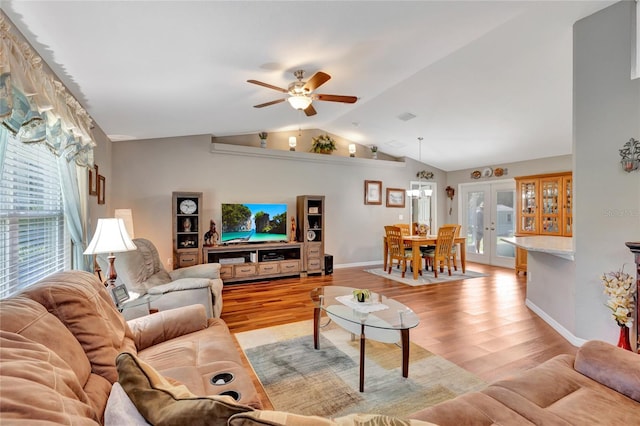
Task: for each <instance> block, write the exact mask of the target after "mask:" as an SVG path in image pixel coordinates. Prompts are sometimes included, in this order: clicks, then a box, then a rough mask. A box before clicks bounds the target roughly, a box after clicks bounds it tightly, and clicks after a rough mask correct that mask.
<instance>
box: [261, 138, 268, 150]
mask: <svg viewBox="0 0 640 426" xmlns="http://www.w3.org/2000/svg"><path fill="white" fill-rule="evenodd" d="M266 147H267V140H266V139H260V148H266Z"/></svg>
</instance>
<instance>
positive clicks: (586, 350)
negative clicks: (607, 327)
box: [574, 340, 640, 402]
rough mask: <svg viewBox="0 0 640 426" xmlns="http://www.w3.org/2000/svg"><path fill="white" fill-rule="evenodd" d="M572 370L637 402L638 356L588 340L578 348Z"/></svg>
mask: <svg viewBox="0 0 640 426" xmlns="http://www.w3.org/2000/svg"><path fill="white" fill-rule="evenodd" d="M574 368H575V369H576V371H577V372H579V373H580V374H583V375H585V376H587V377H589V378H591V379H593V380H595V381H597V382H599V383H602V384H603V385H605V386H607V387H609V388H611V389H613V390H615V391H617V392H620V393H621V394H623V395H626V396H628V397H629V398H631V399H634V400H636V401H638V402H640V355H638V354H636V353H633V352H631V351H627V350H625V349H621V348H618V347H617V346H613V345H611V344H609V343H606V342H601V341H598V340H591V341H589V342H587V343H585V344H584V345H582V346H581V347H580V349H578V353H577V354H576V360H575V364H574Z"/></svg>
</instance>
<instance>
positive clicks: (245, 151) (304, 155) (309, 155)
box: [210, 142, 406, 168]
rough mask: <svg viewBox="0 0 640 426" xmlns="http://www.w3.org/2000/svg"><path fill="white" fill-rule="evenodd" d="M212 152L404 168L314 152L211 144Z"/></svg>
mask: <svg viewBox="0 0 640 426" xmlns="http://www.w3.org/2000/svg"><path fill="white" fill-rule="evenodd" d="M210 152H211V153H213V154H223V155H242V156H249V157H267V158H278V159H281V160H291V161H308V162H312V163H326V164H338V165H343V166H353V165H358V166H365V167H377V168H380V167H391V168H404V167H406V163H405V162H404V161H389V160H374V159H369V158H357V157H355V158H354V157H343V156H338V155H327V154H316V153H313V152H299V151H284V150H279V149H269V148H255V147H252V146H244V145H231V144H226V143H215V142H212V143H211V147H210Z"/></svg>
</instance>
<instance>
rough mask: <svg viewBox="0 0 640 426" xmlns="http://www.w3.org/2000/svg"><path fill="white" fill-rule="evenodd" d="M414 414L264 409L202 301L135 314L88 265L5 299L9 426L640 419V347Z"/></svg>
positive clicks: (1, 381) (0, 319) (597, 355)
mask: <svg viewBox="0 0 640 426" xmlns="http://www.w3.org/2000/svg"><path fill="white" fill-rule="evenodd" d="M219 395H230V396H219ZM143 416H144V417H143ZM409 418H410V419H408V420H406V421H402V420H400V419H392V418H389V417H385V416H380V415H378V416H375V415H374V416H370V415H365V416H357V415H352V416H346V417H343V418H340V419H323V418H318V417H305V416H297V415H295V413H282V412H276V411H269V410H261V403H260V399H259V396H258V394H257V392H256V389H255V387H254V385H253V381H252V375H251V374H249V371H248V370H246V369H245V368H244V367H243V365H242V360H241V358H240V354H239V352H238V349H237V347H236V344H235V342H234V339H233V337H232V336H231V335H230V333H229V330H228V328H227V327H226V325H225V323H224V322H223V321H222V320H220V319H215V318H207V315H206V313H205V309H204V307H203V306H202V305H192V306H186V307H183V308H179V309H173V310H167V311H161V312H159V313H157V314H153V315H149V316H145V317H141V318H137V319H134V320H131V321H129V322H126V321H125V320H124V319H123V317H122V316H121V315H120V313H119V312H118V310H117V309H116V308H115V306H114V304H113V302H112V300H111V298H110V296H109V294H108V292H107V291H106V290H105V288H104V286H103V285H102V284H101V283H100V282H99V281H98V280H97V279H96V278H95V277H94V276H93V275H91V274H89V273H85V272H80V271H71V272H63V273H59V274H55V275H53V276H51V277H49V278H47V279H45V280H43V281H41V282H40V283H38V284H36V285H34V286H32V287H29V288H28V289H27V290H26V291H24V292H23V293H21V294H19V295H17V296H14V297H11V298H8V299H5V300H2V301H0V424H2V425H3V426H5V425H13V424H29V425H33V424H51V425H53V424H65V425H99V424H105V423H106V424H107V425H109V426H110V425H124V424H126V425H138V424H140V425H144V424H147V421H149V422H151V423H154V424H176V425H179V424H188V425H190V426H191V425H197V424H203V425H205V424H206V425H231V426H252V425H271V426H274V425H296V426H302V425H339V426H342V425H356V424H367V425H376V424H384V425H408V424H411V425H419V424H420V425H424V424H439V425H442V426H444V425H456V426H460V425H492V424H500V425H529V424H536V425H591V424H594V425H595V424H597V425H609V424H610V425H620V424H624V425H631V424H640V355H637V354H635V353H632V352H629V351H625V350H622V349H619V348H616V347H614V346H612V345H609V344H607V343H604V342H598V341H592V342H588V343H586V344H585V345H584V346H583V347H581V348H580V349H579V350H578V352H577V354H576V356H575V357H573V356H569V355H561V356H558V357H556V358H554V359H552V360H549V361H547V362H545V363H543V364H541V365H539V366H537V367H535V368H533V369H531V370H529V371H526V372H524V373H522V374H520V375H518V376H516V377H513V378H509V379H505V380H502V381H499V382H496V383H493V384H491V385H489V386H487V387H486V388H485V389H484V390H482V391H480V392H473V393H468V394H465V395H462V396H459V397H457V398H455V399H452V400H449V401H446V402H443V403H440V404H438V405H436V406H432V407H429V408H425V409H424V410H421V411H419V412H417V413H414V414H413V415H411V416H409ZM145 419H146V420H145Z"/></svg>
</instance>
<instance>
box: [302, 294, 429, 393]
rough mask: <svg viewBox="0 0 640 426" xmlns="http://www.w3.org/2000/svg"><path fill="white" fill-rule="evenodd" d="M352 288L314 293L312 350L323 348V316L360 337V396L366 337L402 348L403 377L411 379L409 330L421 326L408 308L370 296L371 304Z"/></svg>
mask: <svg viewBox="0 0 640 426" xmlns="http://www.w3.org/2000/svg"><path fill="white" fill-rule="evenodd" d="M354 290H357V289H355V288H351V287H339V286H327V287H318V288H315V289H313V290H312V291H311V294H310V296H311V300H312V301H313V303H314V308H313V346H314V348H315V349H319V348H320V316H321V315H322V312H324V313H325V314H326V315H327V317H328V318H329V319H330V320H331V321H333V322H335V323H336V324H338V325H339V326H340V327H342V328H343V329H345V330H347V331H349V332H351V333H352V335H356V336H357V335H359V336H360V392H364V359H365V336H366V338H369V339H371V340H375V341H378V342H384V343H396V344H397V343H398V342H400V346H401V347H402V377H409V330H410V329H412V328H414V327H415V326H417V325H418V324H419V323H420V319H419V318H418V316H417V315H416V314H415V313H414V312H413V311H412V310H411V309H410V308H408V307H406V306H405V305H403V304H402V303H400V302H396V301H395V300H393V299H389V298H388V297H385V296H383V295H381V294H378V293H373V292H371V296H370V298H369V301H367V302H364V303H361V302H358V301H356V299H355V298H354V297H353V291H354Z"/></svg>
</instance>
